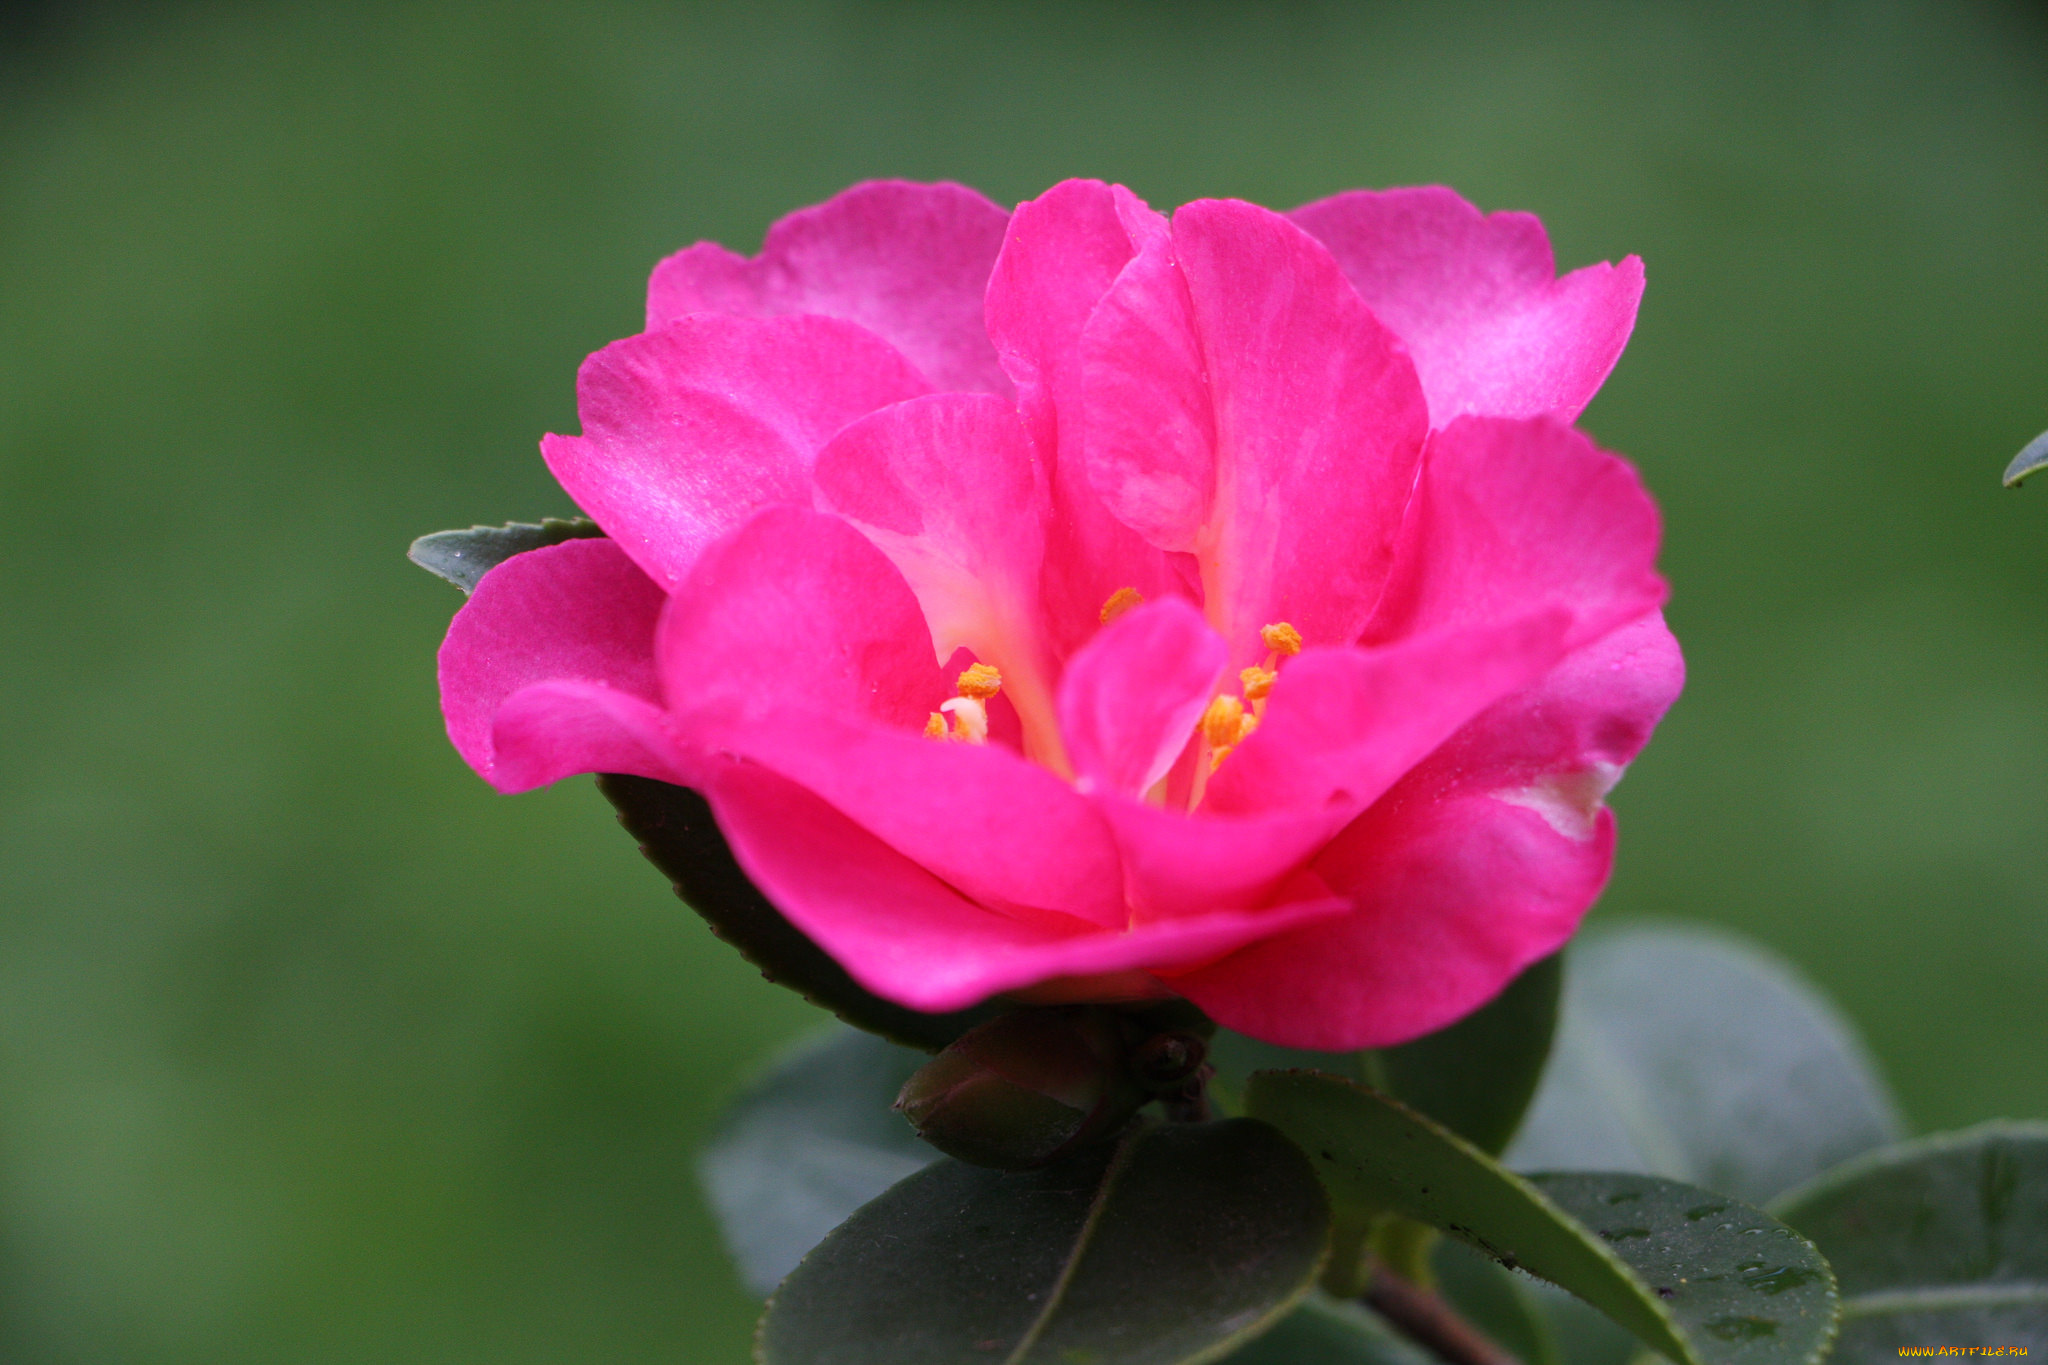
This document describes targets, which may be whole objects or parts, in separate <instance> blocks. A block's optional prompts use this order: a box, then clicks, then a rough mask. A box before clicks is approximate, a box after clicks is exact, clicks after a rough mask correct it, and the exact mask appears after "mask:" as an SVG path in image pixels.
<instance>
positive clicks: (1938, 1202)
mask: <svg viewBox="0 0 2048 1365" xmlns="http://www.w3.org/2000/svg"><path fill="white" fill-rule="evenodd" d="M1774 1212H1776V1213H1777V1215H1778V1216H1779V1217H1781V1218H1783V1219H1784V1220H1785V1221H1786V1222H1788V1223H1790V1224H1792V1225H1793V1226H1794V1227H1796V1228H1798V1229H1799V1230H1800V1231H1801V1232H1803V1233H1804V1234H1805V1235H1806V1236H1808V1237H1810V1238H1811V1239H1813V1241H1814V1243H1815V1244H1816V1245H1817V1246H1819V1247H1820V1248H1821V1250H1822V1251H1824V1252H1826V1253H1827V1255H1828V1258H1829V1259H1830V1260H1831V1261H1833V1262H1834V1265H1835V1273H1836V1274H1837V1275H1838V1276H1840V1278H1841V1286H1842V1339H1841V1344H1840V1346H1839V1348H1838V1349H1837V1351H1836V1354H1835V1359H1836V1360H1838V1361H1841V1362H1843V1365H1866V1363H1867V1362H1874V1361H1879V1360H1885V1361H1893V1360H1897V1359H1898V1358H1899V1356H1900V1354H1901V1351H1902V1348H1905V1347H1919V1346H1984V1347H1996V1346H2027V1347H2032V1348H2036V1349H2039V1348H2043V1347H2048V1123H2009V1122H2007V1123H1987V1124H1984V1125H1982V1126H1980V1127H1977V1128H1971V1129H1968V1130H1966V1131H1964V1132H1960V1133H1944V1134H1941V1135H1939V1136H1936V1137H1930V1138H1925V1139H1922V1140H1920V1141H1917V1142H1908V1143H1903V1144H1901V1145H1899V1146H1897V1147H1892V1148H1888V1149H1886V1150H1884V1151H1881V1152H1872V1153H1870V1154H1869V1155H1867V1156H1864V1157H1861V1158H1859V1159H1858V1160H1856V1161H1852V1162H1850V1163H1848V1164H1847V1165H1845V1166H1843V1167H1841V1168H1840V1169H1838V1170H1834V1171H1830V1172H1828V1173H1827V1174H1826V1175H1823V1176H1821V1177H1820V1178H1819V1179H1817V1180H1815V1181H1813V1182H1811V1183H1810V1184H1807V1185H1804V1186H1802V1187H1800V1188H1799V1189H1797V1190H1794V1191H1792V1192H1791V1193H1789V1194H1788V1195H1786V1196H1785V1198H1784V1199H1783V1200H1782V1201H1780V1202H1779V1204H1778V1205H1777V1206H1776V1207H1775V1209H1774Z"/></svg>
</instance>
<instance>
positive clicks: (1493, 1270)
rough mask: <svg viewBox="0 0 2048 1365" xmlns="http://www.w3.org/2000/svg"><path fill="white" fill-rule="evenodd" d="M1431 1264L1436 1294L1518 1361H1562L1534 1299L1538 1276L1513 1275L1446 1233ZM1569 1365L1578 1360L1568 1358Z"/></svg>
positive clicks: (1539, 1364) (1548, 1364)
mask: <svg viewBox="0 0 2048 1365" xmlns="http://www.w3.org/2000/svg"><path fill="white" fill-rule="evenodd" d="M1431 1269H1432V1271H1433V1272H1434V1275H1435V1278H1436V1291H1437V1293H1439V1294H1441V1295H1443V1296H1444V1298H1445V1299H1447V1300H1449V1301H1450V1303H1451V1304H1452V1306H1453V1307H1455V1308H1456V1309H1457V1310H1458V1311H1459V1313H1460V1314H1462V1315H1463V1316H1464V1318H1465V1320H1466V1321H1468V1322H1470V1323H1471V1324H1472V1325H1473V1326H1474V1327H1477V1328H1478V1329H1479V1330H1480V1331H1482V1332H1484V1333H1485V1334H1486V1335H1487V1336H1489V1337H1491V1338H1493V1340H1495V1341H1496V1342H1498V1343H1500V1345H1501V1346H1502V1347H1504V1348H1505V1349H1506V1350H1508V1351H1509V1352H1511V1353H1512V1354H1513V1355H1515V1356H1516V1357H1518V1358H1519V1359H1520V1360H1522V1361H1523V1362H1524V1365H1562V1358H1561V1357H1560V1356H1559V1354H1558V1347H1557V1342H1556V1340H1555V1335H1556V1334H1555V1331H1554V1329H1553V1328H1552V1326H1551V1323H1550V1320H1549V1318H1548V1316H1547V1315H1546V1313H1545V1311H1544V1309H1545V1305H1544V1304H1543V1303H1542V1302H1540V1301H1539V1300H1538V1298H1537V1294H1538V1289H1539V1286H1540V1285H1541V1284H1542V1281H1540V1280H1532V1279H1530V1278H1529V1277H1527V1276H1526V1275H1517V1274H1515V1273H1514V1272H1512V1271H1510V1270H1508V1269H1506V1268H1505V1267H1503V1266H1501V1265H1500V1264H1499V1263H1497V1262H1495V1261H1493V1260H1491V1259H1489V1258H1488V1257H1487V1256H1486V1254H1485V1253H1484V1252H1481V1251H1478V1250H1476V1249H1475V1248H1472V1247H1469V1246H1467V1245H1465V1244H1464V1243H1463V1242H1459V1241H1454V1240H1452V1239H1450V1238H1448V1237H1446V1238H1442V1239H1440V1240H1439V1241H1438V1242H1437V1244H1436V1248H1435V1254H1434V1255H1433V1256H1432V1257H1431ZM1601 1321H1602V1322H1603V1323H1605V1321H1606V1319H1604V1318H1603V1319H1601ZM1613 1330H1615V1331H1617V1332H1619V1329H1613ZM1622 1335H1623V1336H1624V1339H1625V1340H1626V1339H1627V1338H1626V1335H1625V1334H1622ZM1632 1346H1633V1343H1632V1342H1631V1347H1632ZM1571 1365H1581V1362H1580V1361H1578V1360H1577V1359H1576V1358H1574V1359H1573V1360H1572V1362H1571Z"/></svg>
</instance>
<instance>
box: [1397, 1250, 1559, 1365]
mask: <svg viewBox="0 0 2048 1365" xmlns="http://www.w3.org/2000/svg"><path fill="white" fill-rule="evenodd" d="M1359 1297H1360V1298H1361V1299H1362V1300H1363V1301H1364V1303H1365V1306H1366V1307H1368V1308H1370V1309H1372V1310H1373V1311H1374V1312H1375V1313H1378V1314H1379V1315H1380V1316H1381V1317H1383V1318H1385V1319H1386V1320H1387V1321H1388V1322H1391V1323H1392V1324H1394V1326H1396V1327H1398V1328H1400V1329H1401V1331H1402V1333H1403V1334H1404V1335H1406V1336H1407V1337H1409V1338H1410V1339H1411V1340H1413V1341H1415V1342H1416V1343H1417V1344H1418V1345H1421V1346H1425V1347H1427V1348H1428V1349H1429V1350H1430V1351H1431V1352H1432V1353H1433V1354H1434V1355H1435V1356H1436V1357H1437V1359H1439V1360H1442V1361H1445V1362H1446V1363H1447V1365H1522V1362H1521V1360H1520V1359H1519V1358H1518V1357H1516V1356H1515V1355H1514V1354H1512V1353H1511V1352H1508V1351H1504V1350H1502V1349H1501V1348H1500V1347H1499V1346H1497V1345H1495V1344H1494V1342H1493V1340H1492V1338H1490V1337H1488V1336H1487V1335H1486V1334H1485V1333H1483V1332H1481V1331H1480V1330H1479V1329H1478V1328H1477V1327H1474V1326H1473V1325H1472V1324H1471V1323H1469V1322H1467V1321H1465V1319H1464V1318H1462V1317H1460V1316H1459V1315H1458V1311H1457V1310H1456V1309H1455V1308H1452V1307H1451V1306H1450V1305H1449V1304H1448V1303H1445V1302H1444V1300H1443V1296H1442V1295H1440V1294H1437V1293H1436V1292H1435V1291H1433V1290H1429V1289H1424V1288H1423V1287H1422V1286H1421V1285H1419V1284H1417V1283H1415V1282H1414V1281H1413V1280H1410V1279H1406V1278H1404V1277H1402V1276H1400V1275H1396V1274H1395V1273H1394V1272H1393V1271H1391V1270H1389V1269H1387V1268H1386V1266H1385V1265H1382V1264H1379V1263H1377V1262H1375V1263H1374V1264H1373V1266H1372V1270H1371V1274H1370V1275H1369V1277H1368V1278H1367V1280H1366V1284H1365V1293H1364V1294H1362V1295H1360V1296H1359Z"/></svg>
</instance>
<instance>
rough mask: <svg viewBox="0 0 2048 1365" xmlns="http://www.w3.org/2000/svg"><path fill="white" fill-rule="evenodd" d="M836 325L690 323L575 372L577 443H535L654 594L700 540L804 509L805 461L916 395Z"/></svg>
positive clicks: (912, 384)
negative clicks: (770, 514) (859, 421)
mask: <svg viewBox="0 0 2048 1365" xmlns="http://www.w3.org/2000/svg"><path fill="white" fill-rule="evenodd" d="M928 387H929V386H928V385H927V384H926V383H925V381H924V380H923V379H922V378H921V377H920V376H919V375H918V374H917V372H916V371H915V370H913V369H912V368H911V366H910V364H909V362H908V361H906V360H905V359H904V358H903V357H902V356H901V355H899V354H898V353H897V352H896V351H894V350H893V349H891V348H890V347H889V346H888V345H887V344H885V343H884V342H882V341H881V340H879V339H877V338H876V337H875V336H873V335H872V334H870V333H868V332H865V331H863V330H862V329H860V328H859V327H856V326H854V325H853V324H851V323H848V322H840V321H835V320H833V319H830V318H818V317H787V318H767V319H757V318H738V317H719V316H714V315H700V316H695V317H689V318H685V319H683V320H682V321H679V322H676V323H674V324H672V325H670V326H668V327H665V328H663V329H662V330H660V331H656V332H646V333H643V334H642V335H640V336H635V337H628V338H626V339H625V340H623V341H617V342H613V343H612V344H611V345H609V346H607V347H605V348H604V349H603V350H601V351H599V352H597V353H596V354H595V355H593V356H591V357H590V358H589V359H588V360H586V361H584V363H583V369H582V372H581V373H580V374H579V375H578V376H577V383H576V395H577V406H578V409H579V411H580V412H581V413H582V417H583V429H584V433H585V434H584V435H583V436H581V437H575V436H550V437H548V438H547V439H546V440H544V441H543V442H542V443H541V453H542V454H543V456H545V457H546V459H547V462H548V468H549V469H550V470H552V471H553V473H554V475H555V477H556V478H557V479H559V480H560V481H561V483H562V486H563V487H564V488H565V489H567V490H568V492H569V496H571V497H572V498H574V499H575V500H576V502H577V504H578V505H579V506H581V507H582V508H583V509H584V510H585V511H586V512H588V513H589V514H590V515H591V516H592V517H594V518H595V519H596V520H597V521H598V523H599V524H600V525H602V526H603V527H604V528H605V530H606V531H607V532H609V533H610V534H611V535H612V536H613V538H615V539H616V540H617V541H618V542H619V545H620V548H622V549H624V550H625V551H626V553H627V554H629V555H631V556H632V557H633V559H634V561H635V562H637V563H638V564H639V565H640V566H641V567H642V568H643V569H645V570H647V572H648V573H649V574H650V575H651V576H652V577H654V578H655V579H656V581H658V582H660V583H662V584H663V585H665V586H670V587H672V586H674V585H675V584H677V583H679V582H681V581H682V579H683V576H684V575H685V574H687V573H688V572H689V570H690V565H691V564H692V563H694V562H695V560H696V557H697V555H698V554H699V553H700V552H701V551H702V550H703V548H704V546H705V545H707V544H709V543H710V542H711V541H712V540H715V539H716V538H717V537H719V536H721V535H723V534H724V533H725V532H727V531H729V530H732V529H733V528H734V527H736V526H738V525H739V524H740V523H741V522H743V521H745V520H746V519H747V518H748V517H750V516H752V515H753V514H754V513H755V512H756V511H759V510H760V509H761V508H763V507H767V506H771V505H774V504H777V503H791V504H794V505H796V506H799V507H808V506H809V505H810V503H811V482H810V470H811V462H812V460H813V459H814V458H815V456H816V454H817V451H818V448H819V447H820V446H822V445H823V444H824V443H825V442H826V441H827V440H828V439H830V438H831V436H832V435H833V433H835V432H837V431H838V430H839V429H840V428H841V427H843V426H845V425H846V424H847V423H848V422H851V421H852V420H853V419H854V418H856V417H860V416H862V415H864V414H866V413H869V412H873V411H874V410H875V409H876V408H879V407H883V406H885V405H887V404H890V403H895V402H899V401H901V400H902V399H905V398H914V397H916V396H917V395H919V394H921V393H924V392H926V391H927V389H928Z"/></svg>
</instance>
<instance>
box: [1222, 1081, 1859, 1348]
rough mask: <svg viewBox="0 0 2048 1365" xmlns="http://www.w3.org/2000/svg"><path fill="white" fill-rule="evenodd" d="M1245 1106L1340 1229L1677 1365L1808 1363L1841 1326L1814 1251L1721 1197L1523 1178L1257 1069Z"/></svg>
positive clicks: (1368, 1109)
mask: <svg viewBox="0 0 2048 1365" xmlns="http://www.w3.org/2000/svg"><path fill="white" fill-rule="evenodd" d="M1246 1098H1247V1106H1248V1108H1249V1109H1250V1111H1251V1112H1252V1113H1254V1114H1256V1115H1258V1116H1259V1117H1262V1118H1265V1119H1267V1120H1268V1121H1270V1122H1272V1123H1273V1124H1274V1125H1275V1126H1277V1127H1279V1128H1280V1129H1281V1130H1282V1131H1283V1132H1285V1133H1286V1134H1287V1135H1288V1136H1289V1137H1291V1138H1293V1139H1294V1140H1295V1141H1296V1142H1297V1143H1299V1144H1300V1145H1301V1147H1302V1148H1303V1150H1305V1151H1306V1152H1308V1153H1309V1155H1310V1158H1311V1159H1312V1160H1313V1161H1315V1163H1316V1169H1317V1171H1318V1172H1319V1173H1320V1174H1321V1175H1322V1176H1323V1179H1324V1183H1325V1185H1326V1186H1327V1187H1328V1188H1329V1190H1330V1192H1331V1198H1332V1201H1333V1203H1334V1205H1335V1209H1336V1214H1337V1216H1338V1217H1339V1219H1340V1220H1341V1219H1350V1220H1356V1219H1360V1218H1363V1217H1369V1216H1371V1215H1373V1214H1376V1213H1381V1212H1392V1213H1398V1214H1401V1215H1403V1216H1406V1217H1409V1218H1413V1219H1417V1220H1419V1221H1422V1222H1426V1223H1429V1224H1431V1225H1432V1226H1435V1227H1438V1228H1442V1229H1443V1230H1444V1231H1446V1232H1448V1233H1450V1234H1451V1235H1452V1236H1454V1237H1457V1238H1458V1239H1460V1240H1461V1241H1464V1242H1466V1243H1467V1244H1469V1245H1471V1246H1474V1247H1477V1248H1479V1249H1480V1250H1482V1251H1484V1252H1486V1253H1487V1254H1488V1255H1490V1256H1492V1257H1494V1258H1495V1259H1496V1260H1499V1261H1501V1262H1502V1263H1504V1264H1508V1265H1512V1266H1518V1267H1520V1268H1522V1269H1525V1270H1527V1271H1529V1272H1530V1273H1531V1274H1534V1275H1538V1276H1541V1277H1542V1278H1544V1279H1547V1280H1549V1281H1551V1282H1552V1283H1554V1284H1557V1285H1560V1286H1562V1287H1563V1288H1566V1289H1569V1290H1570V1291H1571V1292H1572V1293H1574V1294H1576V1295H1578V1296H1579V1297H1581V1298H1583V1299H1585V1300H1586V1301H1587V1302H1588V1303H1591V1304H1592V1305H1593V1306H1595V1307H1596V1308H1599V1309H1600V1310H1601V1311H1602V1312H1604V1313H1606V1314H1607V1315H1608V1316H1609V1317H1610V1318H1612V1319H1614V1320H1615V1321H1616V1322H1618V1323H1620V1324H1621V1325H1622V1326H1624V1327H1626V1328H1627V1329H1628V1330H1629V1331H1631V1332H1632V1333H1634V1334H1635V1336H1636V1337H1637V1339H1638V1340H1640V1341H1642V1342H1644V1343H1645V1344H1646V1345H1648V1346H1650V1347H1652V1348H1653V1349H1655V1350H1657V1351H1660V1352H1662V1353H1663V1354H1665V1355H1667V1356H1669V1357H1670V1358H1672V1359H1673V1360H1677V1361H1681V1362H1685V1363H1686V1365H1718V1363H1719V1362H1730V1363H1731V1365H1732V1363H1734V1362H1742V1363H1743V1365H1765V1362H1771V1363H1772V1365H1777V1363H1779V1362H1783V1363H1784V1365H1792V1363H1793V1362H1797V1363H1798V1365H1808V1362H1812V1361H1816V1360H1818V1359H1819V1358H1820V1357H1821V1355H1822V1354H1823V1352H1824V1351H1825V1350H1826V1347H1827V1344H1828V1342H1829V1340H1830V1339H1831V1338H1832V1336H1833V1331H1834V1298H1833V1290H1834V1283H1833V1279H1832V1277H1831V1276H1830V1275H1829V1274H1828V1271H1827V1266H1826V1262H1825V1261H1823V1260H1822V1259H1821V1257H1820V1255H1819V1253H1818V1252H1816V1251H1815V1250H1814V1249H1813V1248H1812V1247H1810V1246H1808V1245H1807V1244H1805V1243H1804V1242H1802V1241H1801V1240H1800V1239H1799V1238H1798V1237H1797V1236H1796V1235H1794V1234H1793V1233H1792V1232H1791V1231H1790V1230H1788V1229H1786V1228H1784V1227H1782V1226H1781V1225H1779V1224H1777V1223H1775V1222H1773V1221H1772V1220H1771V1219H1770V1218H1769V1217H1768V1216H1767V1215H1765V1214H1763V1213H1760V1212H1758V1211H1757V1210H1755V1209H1753V1208H1749V1207H1748V1206H1746V1205H1743V1204H1740V1203H1738V1202H1737V1201H1735V1200H1732V1199H1729V1198H1726V1197H1724V1196H1719V1195H1713V1194H1709V1193H1708V1192H1706V1191H1704V1190H1700V1189H1696V1188H1694V1187H1691V1186H1686V1185H1682V1184H1679V1183H1678V1182H1675V1181H1667V1180H1660V1179H1657V1178H1656V1177H1651V1176H1640V1175H1590V1174H1563V1175H1553V1176H1545V1177H1539V1178H1537V1179H1534V1180H1531V1179H1524V1178H1523V1177H1520V1176H1517V1175H1514V1174H1512V1173H1511V1172H1509V1171H1507V1170H1506V1169H1504V1168H1503V1167H1501V1166H1500V1165H1498V1164H1496V1163H1495V1162H1494V1161H1493V1160H1492V1159H1491V1158H1489V1157H1488V1156H1487V1155H1486V1154H1485V1153H1483V1152H1481V1151H1479V1150H1478V1149H1477V1148H1476V1147H1474V1146H1472V1145H1471V1144H1470V1143H1468V1142H1465V1141H1464V1140H1462V1139H1461V1138H1459V1137H1457V1136H1456V1135H1455V1134H1453V1133H1451V1132H1449V1131H1448V1130H1446V1129H1444V1128H1443V1127H1441V1126H1440V1125H1438V1124H1436V1123H1433V1122H1431V1121H1430V1120H1429V1119H1427V1118H1425V1117H1424V1116H1422V1115H1420V1114H1418V1113H1416V1112H1414V1111H1413V1110H1411V1109H1408V1108H1406V1107H1405V1106H1403V1105H1401V1104H1399V1103H1398V1102H1396V1101H1394V1100H1391V1099H1389V1098H1388V1097H1386V1096H1384V1095H1380V1094H1376V1093H1374V1092H1373V1091H1371V1090H1368V1089H1366V1088H1364V1087H1362V1086H1359V1085H1356V1084H1353V1083H1350V1082H1347V1081H1343V1080H1340V1079H1337V1078H1335V1077H1331V1076H1326V1075H1317V1074H1313V1073H1305V1072H1284V1073H1275V1072H1262V1073H1260V1074H1258V1075H1256V1076H1254V1077H1253V1078H1252V1081H1251V1084H1250V1086H1249V1087H1248V1090H1247V1097H1246Z"/></svg>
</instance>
